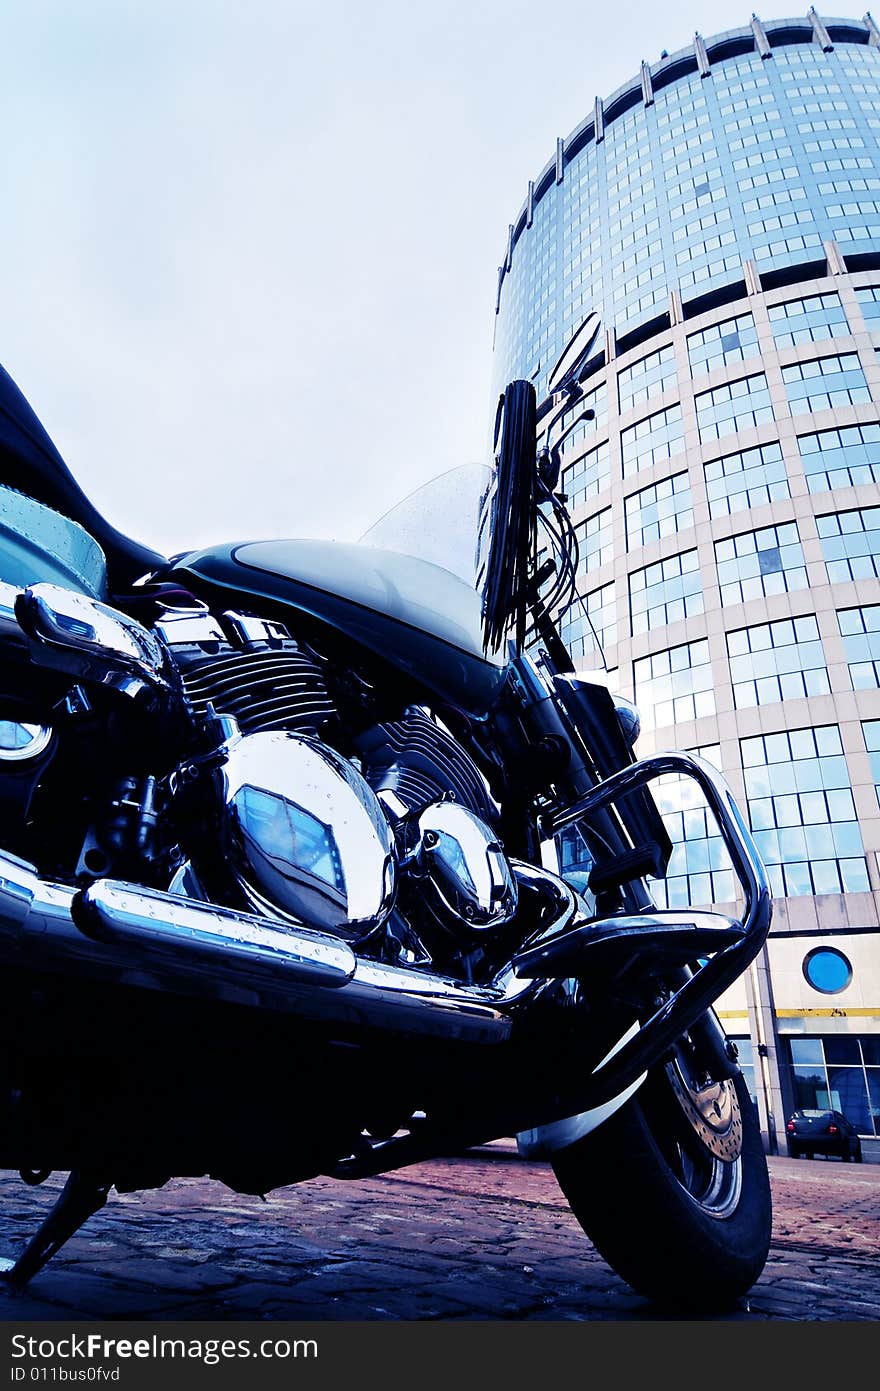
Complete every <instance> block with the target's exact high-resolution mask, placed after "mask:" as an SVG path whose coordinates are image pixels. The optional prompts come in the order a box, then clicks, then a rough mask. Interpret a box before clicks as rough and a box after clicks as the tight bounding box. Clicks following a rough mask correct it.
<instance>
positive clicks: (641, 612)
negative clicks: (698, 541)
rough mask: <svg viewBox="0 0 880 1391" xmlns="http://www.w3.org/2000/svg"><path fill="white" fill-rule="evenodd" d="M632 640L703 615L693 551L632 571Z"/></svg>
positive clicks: (630, 597)
mask: <svg viewBox="0 0 880 1391" xmlns="http://www.w3.org/2000/svg"><path fill="white" fill-rule="evenodd" d="M629 608H630V621H631V624H632V632H633V636H635V635H636V634H637V633H647V632H648V630H649V629H650V628H662V627H664V626H665V625H666V624H667V623H676V622H678V620H679V619H681V618H691V617H692V616H693V615H694V614H695V613H702V612H703V588H702V585H701V583H700V562H699V557H698V555H697V552H696V550H692V551H684V552H682V553H681V554H679V555H672V556H669V557H667V559H666V560H659V561H657V563H656V564H655V565H647V566H645V568H644V569H643V570H634V571H633V572H632V574H631V575H630V577H629Z"/></svg>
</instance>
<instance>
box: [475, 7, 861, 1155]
mask: <svg viewBox="0 0 880 1391" xmlns="http://www.w3.org/2000/svg"><path fill="white" fill-rule="evenodd" d="M824 22H825V24H826V27H827V28H828V31H829V33H830V35H831V47H830V48H829V49H827V50H826V49H823V45H822V43H821V42H820V41H819V39H818V38H817V32H816V31H815V30H814V28H813V26H812V24H811V22H810V20H809V19H808V18H806V17H803V16H802V17H801V18H799V19H798V18H795V19H789V20H773V21H765V22H764V25H763V28H764V31H765V32H766V34H767V35H768V36H769V49H768V50H767V52H766V54H765V55H762V52H761V51H759V48H758V46H757V43H756V37H755V33H756V30H755V29H754V28H752V27H746V28H742V29H737V30H733V31H730V32H728V33H727V34H724V35H721V36H719V37H718V38H717V39H710V40H707V41H706V54H707V55H708V69H707V70H703V71H701V68H700V62H701V61H702V60H701V55H700V54H699V53H697V51H696V50H695V49H694V48H686V49H682V50H681V51H680V52H678V53H674V54H672V55H671V56H670V57H669V58H668V59H664V60H662V61H661V62H659V63H657V64H654V65H651V67H650V68H649V73H650V77H651V82H652V83H653V87H651V84H650V83H648V84H647V85H646V87H645V89H644V90H643V86H642V80H641V78H640V77H637V78H636V79H635V80H634V81H632V82H630V83H627V84H625V85H624V87H623V88H621V89H620V90H619V91H618V92H617V93H615V94H613V96H611V97H609V98H608V99H607V100H605V101H604V102H600V103H599V109H600V111H601V113H602V114H603V118H604V119H603V121H602V122H600V126H599V129H598V130H597V129H596V127H595V121H594V117H593V115H592V112H591V114H590V115H588V116H587V118H586V119H585V121H584V122H583V123H582V124H581V126H579V127H578V128H577V129H576V130H575V131H574V132H572V134H571V135H570V136H568V137H567V138H566V140H565V141H563V142H562V146H561V154H560V156H559V159H558V161H557V160H556V159H553V160H551V161H550V163H549V164H548V165H547V167H546V168H545V170H544V171H541V172H540V173H539V174H538V175H537V176H536V178H535V181H534V184H533V186H532V190H531V194H530V197H529V200H528V202H527V203H526V204H524V206H523V208H522V209H521V211H520V213H519V214H518V215H517V218H516V220H515V222H514V226H513V228H512V232H511V235H510V237H509V239H508V244H507V250H506V254H505V257H504V264H503V266H502V267H501V271H500V275H499V288H498V301H497V317H496V337H495V360H496V373H497V377H496V385H497V388H498V390H501V389H503V387H504V385H505V384H506V382H507V381H509V380H512V379H513V378H515V377H526V378H528V379H531V380H533V381H534V383H535V386H536V390H537V391H538V393H539V395H542V394H543V392H544V387H545V385H546V373H547V371H548V369H549V368H550V366H552V364H553V363H554V362H555V361H556V359H557V357H558V355H559V352H560V351H561V349H562V347H563V345H564V343H565V342H566V341H567V339H568V338H569V336H570V335H571V334H572V332H573V331H574V330H575V329H576V328H577V327H578V326H579V324H580V323H581V322H582V321H583V319H584V318H585V316H586V315H587V313H588V312H590V311H596V312H597V313H598V315H599V316H600V319H601V321H602V330H603V333H602V336H601V337H600V338H599V339H598V340H597V345H596V356H595V358H594V359H593V361H592V363H591V364H590V366H589V369H588V372H587V375H586V379H585V382H584V387H585V391H586V395H587V397H588V398H589V400H590V401H591V402H592V403H594V406H595V409H596V412H597V418H596V420H595V421H592V422H589V423H584V425H582V426H578V427H577V429H576V430H575V431H574V432H573V435H572V437H570V438H569V439H568V440H567V441H566V443H565V445H564V452H563V488H564V490H565V493H566V495H567V497H568V501H569V505H570V507H571V508H572V510H573V514H574V515H573V520H574V522H575V525H576V526H577V527H578V528H579V529H580V534H581V535H582V537H583V544H584V554H585V559H584V561H583V563H582V566H581V574H580V591H581V595H582V596H583V598H582V600H581V601H580V604H579V605H578V606H575V607H574V608H572V610H571V611H570V613H569V614H568V615H566V616H565V617H564V618H563V619H562V622H561V627H562V631H563V635H564V636H565V638H566V640H567V641H568V642H569V643H570V644H571V647H572V651H573V653H574V656H575V659H576V661H577V663H578V665H579V666H581V667H586V668H590V667H594V668H596V669H598V670H602V669H603V668H604V669H605V673H606V677H611V679H613V683H614V685H615V688H616V689H619V690H620V691H621V693H622V694H623V695H625V696H628V697H630V698H634V699H635V700H636V701H637V703H638V704H639V705H640V707H641V712H642V721H643V732H642V735H641V738H640V741H639V743H638V745H637V748H636V755H637V756H639V755H649V754H650V753H651V752H653V751H654V749H655V748H657V747H660V746H664V747H669V746H670V745H672V746H678V747H688V746H695V745H697V744H698V743H699V744H702V745H703V746H704V747H709V748H711V749H712V750H713V756H712V760H711V761H714V762H719V760H720V759H721V757H722V755H723V760H724V764H723V766H724V772H725V774H726V776H727V777H728V778H729V779H730V781H731V784H732V786H733V788H734V792H735V795H736V796H737V797H738V799H739V800H740V804H741V805H742V806H743V808H744V809H745V808H746V807H747V808H748V818H749V820H750V822H751V825H752V827H753V830H754V833H755V835H756V836H757V837H758V838H759V840H760V847H761V849H762V852H763V854H764V856H765V859H766V861H767V863H768V866H769V872H770V875H771V878H772V883H773V889H774V893H775V896H776V898H777V906H776V910H775V914H774V922H773V926H772V928H771V933H772V934H773V935H774V936H782V935H783V934H785V933H787V932H797V933H803V934H804V936H805V938H806V937H807V936H808V935H809V936H810V938H811V940H810V942H809V949H810V950H813V949H817V948H819V947H823V948H825V947H827V948H828V950H831V949H832V948H833V947H835V943H837V946H840V942H839V941H838V938H839V937H845V934H846V933H847V932H848V931H849V927H848V926H847V924H850V926H851V928H852V931H853V932H856V931H858V932H859V933H861V934H863V937H862V938H860V939H859V940H860V941H863V943H864V941H867V942H869V943H870V950H871V951H873V953H874V955H873V958H872V959H873V962H874V963H875V966H874V969H875V970H876V963H877V962H878V960H880V858H878V857H880V791H877V793H876V799H875V792H874V791H873V790H872V788H871V787H870V786H869V787H868V789H867V792H868V797H867V803H868V806H869V807H870V808H871V811H872V814H871V815H868V816H866V796H865V787H864V783H865V779H866V777H867V776H868V773H867V772H866V766H867V765H866V762H865V760H866V758H867V760H868V762H869V765H870V770H871V772H870V777H871V779H872V783H873V788H874V789H880V709H878V707H877V704H876V702H877V691H878V689H880V685H878V667H880V654H878V642H880V635H878V623H877V617H878V613H880V142H878V133H880V45H878V44H877V43H876V42H875V41H874V39H873V38H872V33H873V31H871V30H870V29H869V26H868V25H867V24H866V23H864V22H863V21H862V20H860V19H850V20H845V21H844V20H835V19H827V20H825V21H824ZM756 25H757V26H758V27H757V32H760V25H759V22H758V21H756ZM646 81H647V80H646ZM494 399H496V400H497V395H495V396H494ZM579 408H580V403H577V405H575V406H573V407H572V412H571V418H572V419H573V418H574V414H575V412H576V410H577V409H579ZM598 564H601V565H602V566H603V569H602V571H601V573H600V574H597V572H596V566H597V565H598ZM599 579H601V581H602V583H601V585H600V584H598V583H597V580H599ZM743 605H747V606H748V607H747V608H746V609H743ZM585 609H586V611H587V613H588V615H589V621H588V619H587V616H586V613H585V611H584V610H585ZM669 624H675V625H676V626H675V630H674V632H669V631H668V627H669ZM593 630H595V636H594V632H593ZM612 666H613V676H612V673H611V672H610V670H609V669H610V668H611V667H612ZM603 679H604V678H603ZM798 702H801V703H800V704H798ZM697 721H699V722H700V723H699V725H698V726H697V725H696V722H697ZM706 741H709V742H708V743H707V742H706ZM657 796H658V800H659V801H660V802H661V805H662V810H663V814H664V817H665V819H666V820H667V824H668V825H669V827H670V834H671V835H672V839H673V841H674V844H675V849H674V852H673V860H672V862H671V864H670V871H669V875H668V877H667V879H666V880H665V881H664V882H662V883H659V884H656V885H652V886H651V887H652V892H653V893H654V894H655V897H656V898H657V901H658V903H662V904H664V905H665V904H668V905H670V906H672V907H683V906H685V905H686V904H688V903H693V904H702V905H706V904H709V903H712V902H715V903H729V902H730V900H731V897H732V892H733V884H732V881H731V880H730V879H729V877H725V876H729V866H725V865H723V864H722V862H721V859H720V858H719V856H720V855H721V853H722V851H723V845H722V843H721V841H720V838H719V837H718V836H717V835H714V834H713V831H712V828H711V825H710V824H709V822H708V820H707V814H706V811H705V808H703V807H701V806H699V805H698V803H699V798H698V797H696V800H695V796H696V794H695V793H694V789H693V787H692V786H690V784H687V783H682V782H676V780H664V782H663V783H662V784H657ZM875 801H876V806H877V812H876V813H874V812H873V807H874V805H875ZM857 807H858V810H859V812H860V813H861V824H860V822H859V817H858V816H857V814H856V809H857ZM673 832H674V834H673ZM578 845H579V841H578V836H577V833H576V831H574V830H572V831H571V832H570V833H569V834H568V835H567V837H566V843H565V847H564V856H565V857H566V858H565V859H564V863H565V864H566V865H567V866H569V867H572V866H574V865H576V864H577V863H578V858H577V857H578V855H579V854H582V853H583V846H582V843H580V849H579V848H578ZM826 933H827V934H828V940H827V942H826V941H825V934H826ZM864 934H867V938H865V937H864ZM841 949H842V950H843V951H844V952H845V953H846V954H847V955H848V957H849V959H850V960H851V962H852V980H851V982H850V983H849V984H848V985H847V986H846V987H845V988H844V989H842V990H841V991H840V992H839V994H836V995H833V996H829V1000H830V1001H831V1002H832V1003H833V1005H834V1008H835V1011H838V1012H839V1010H842V1011H843V1013H844V1016H845V1015H846V1011H847V1010H848V1009H850V1008H851V1007H853V1005H854V1002H855V1003H858V1002H864V1003H863V1005H862V1007H864V1005H866V1004H870V1005H871V1006H872V1007H875V1006H876V1010H875V1013H876V1018H877V1019H878V1020H880V999H876V998H875V996H876V986H875V985H872V984H871V983H870V981H866V977H865V966H864V961H865V956H864V953H863V952H862V951H861V949H859V950H854V949H851V948H850V946H849V945H844V946H843V947H842V948H841ZM807 950H808V947H807V946H805V948H804V956H806V953H807ZM771 959H772V952H771ZM829 959H830V958H829ZM819 961H820V957H818V956H817V957H815V958H813V962H814V968H813V969H818V967H816V966H815V963H816V962H819ZM795 974H796V975H797V978H798V984H797V989H803V990H805V991H806V990H810V989H812V986H810V985H809V984H808V980H807V977H806V976H805V975H804V974H803V973H802V972H800V973H795ZM872 979H873V980H875V981H876V979H877V977H876V975H875V976H874V977H873V978H872ZM762 988H763V987H762V986H761V985H760V981H759V982H758V984H756V985H755V990H758V991H760V989H762ZM791 991H794V992H795V993H794V994H793V995H792V994H790V993H789V992H791ZM872 991H873V994H872V993H871V992H872ZM775 994H776V1006H780V1007H781V1008H783V1010H784V1011H785V1012H786V1013H785V1017H786V1018H795V1022H794V1023H793V1024H791V1025H790V1026H789V1025H787V1024H785V1023H784V1022H783V1023H782V1024H781V1025H780V1026H779V1027H780V1028H781V1030H782V1033H783V1034H784V1033H785V1032H786V1029H788V1028H789V1027H790V1028H791V1030H800V1032H801V1033H804V1032H805V1030H804V1027H803V1021H802V1020H799V1019H797V1018H796V1015H797V1011H798V1010H799V1009H801V1008H802V1007H804V1001H803V999H802V998H801V997H800V996H798V995H797V993H796V990H795V986H794V985H792V983H791V979H790V977H788V976H783V977H782V978H781V979H780V980H779V981H777V982H775ZM815 1003H816V1000H815V997H813V999H812V1004H813V1005H815ZM748 1010H749V1012H750V1013H749V1017H750V1019H751V1020H752V1021H753V1022H754V1019H755V1017H756V1016H754V1002H753V1001H751V999H750V1001H749V1003H748ZM771 1012H772V1006H771ZM823 1019H824V1016H823ZM812 1022H814V1023H815V1028H810V1029H809V1030H807V1031H806V1032H809V1033H811V1034H816V1035H826V1034H827V1037H825V1038H824V1042H823V1043H822V1046H823V1047H824V1045H825V1044H827V1043H828V1041H829V1039H830V1038H831V1036H832V1035H833V1034H834V1031H835V1029H838V1030H839V1028H842V1027H843V1026H842V1025H840V1024H839V1018H838V1014H837V1013H836V1014H835V1016H834V1018H831V1017H830V1016H829V1017H828V1019H827V1020H825V1021H824V1022H822V1021H821V1020H818V1019H817V1020H815V1021H812ZM845 1023H846V1027H848V1028H849V1029H850V1032H851V1033H852V1030H853V1028H854V1027H855V1025H854V1024H853V1021H852V1020H851V1019H846V1020H845ZM866 1027H867V1026H866ZM870 1029H872V1030H873V1029H876V1030H877V1036H878V1037H880V1025H878V1024H876V1023H872V1024H871V1025H870ZM756 1037H757V1036H756V1035H755V1034H754V1033H753V1034H752V1036H751V1042H753V1043H754V1042H755V1040H756ZM865 1037H868V1035H865ZM769 1042H770V1044H771V1050H770V1055H771V1056H770V1061H769V1062H768V1063H767V1064H766V1065H765V1064H764V1063H763V1062H762V1064H761V1066H760V1067H758V1068H757V1070H756V1071H755V1072H754V1073H753V1074H752V1081H753V1084H754V1086H755V1088H756V1090H757V1091H758V1092H759V1093H760V1092H761V1089H762V1088H763V1086H764V1084H765V1081H767V1080H768V1079H769V1082H770V1085H773V1086H775V1085H776V1082H774V1081H773V1075H772V1074H773V1067H774V1066H775V1064H774V1063H773V1062H772V1057H773V1047H774V1039H771V1040H769ZM859 1046H860V1047H861V1043H860V1045H859ZM775 1048H776V1054H777V1055H778V1058H779V1059H780V1069H781V1071H780V1072H779V1074H778V1084H779V1086H780V1087H781V1089H782V1100H780V1099H779V1097H776V1098H775V1099H772V1100H771V1099H767V1105H766V1107H765V1119H766V1114H767V1113H768V1112H769V1111H772V1112H773V1113H774V1115H775V1116H776V1118H777V1120H776V1123H777V1124H779V1123H782V1124H784V1109H785V1107H791V1105H792V1088H793V1086H794V1080H793V1076H792V1073H791V1068H790V1066H789V1063H788V1060H787V1054H786V1052H785V1046H784V1040H782V1041H780V1039H779V1038H775ZM749 1056H750V1057H751V1058H752V1060H753V1061H754V1060H755V1059H756V1054H754V1052H753V1051H750V1053H749ZM823 1058H824V1059H825V1061H824V1062H823V1067H824V1068H825V1072H824V1079H825V1080H824V1083H823V1088H824V1090H825V1091H826V1092H828V1093H829V1094H830V1093H831V1092H833V1091H834V1090H835V1089H836V1090H837V1091H838V1092H840V1091H841V1088H840V1086H839V1085H838V1082H837V1080H835V1079H836V1074H835V1079H832V1078H831V1075H830V1074H831V1069H833V1068H835V1069H836V1068H843V1067H853V1068H855V1067H856V1066H857V1065H856V1063H855V1062H852V1063H844V1062H843V1061H841V1060H840V1059H838V1058H836V1057H831V1056H828V1057H827V1058H826V1057H825V1055H824V1054H823ZM861 1066H862V1069H863V1082H864V1087H865V1088H866V1089H867V1091H866V1094H867V1095H868V1096H870V1095H871V1092H870V1086H869V1082H870V1079H869V1078H868V1076H867V1068H868V1067H869V1066H880V1063H876V1064H875V1063H871V1064H868V1063H866V1062H865V1059H864V1057H862V1064H861ZM768 1068H769V1069H770V1071H769V1072H768ZM844 1080H846V1079H844ZM853 1085H854V1084H853ZM860 1114H861V1116H862V1119H863V1120H864V1119H865V1112H864V1109H862V1111H861V1113H860ZM868 1119H869V1120H870V1124H869V1125H868V1129H867V1130H866V1131H865V1132H864V1133H866V1134H873V1133H874V1132H873V1129H872V1127H873V1126H874V1121H873V1119H870V1117H869V1118H868ZM866 1124H867V1122H866ZM781 1142H782V1143H783V1144H784V1133H783V1134H782V1141H781Z"/></svg>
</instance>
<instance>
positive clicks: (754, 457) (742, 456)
mask: <svg viewBox="0 0 880 1391" xmlns="http://www.w3.org/2000/svg"><path fill="white" fill-rule="evenodd" d="M703 474H704V477H705V479H706V494H707V496H708V499H709V515H710V516H711V517H726V516H729V515H730V514H731V513H733V512H744V511H747V510H751V508H753V507H762V506H764V505H765V504H766V503H768V502H780V501H781V500H782V499H783V498H787V497H791V491H790V489H789V486H788V475H787V474H786V471H785V462H784V460H783V458H782V450H781V448H780V447H779V445H778V444H776V443H775V442H774V443H773V444H761V445H758V446H757V448H755V449H745V450H742V451H740V453H738V454H726V455H725V456H724V458H723V459H713V460H712V462H711V463H708V464H706V465H705V467H704V469H703Z"/></svg>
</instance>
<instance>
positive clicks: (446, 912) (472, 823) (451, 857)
mask: <svg viewBox="0 0 880 1391" xmlns="http://www.w3.org/2000/svg"><path fill="white" fill-rule="evenodd" d="M418 827H419V842H418V848H417V851H416V859H417V863H418V866H419V870H420V872H421V873H422V874H423V875H424V876H425V878H426V879H427V881H428V883H429V884H430V886H431V890H432V894H431V900H432V901H431V906H432V908H433V910H434V913H435V915H436V916H437V917H438V918H439V919H440V921H441V922H443V923H445V925H446V926H447V927H451V928H456V927H458V928H460V927H461V926H462V924H464V925H465V926H466V927H470V928H473V929H476V930H478V931H486V930H487V929H489V928H493V927H500V926H502V925H503V924H504V923H507V922H510V919H511V918H512V917H513V916H514V914H515V913H516V908H517V901H518V892H517V885H516V879H515V878H514V876H513V871H512V869H511V867H510V864H509V862H508V860H507V857H506V855H505V854H504V850H503V848H502V845H501V842H500V841H499V840H498V838H497V836H495V835H494V834H493V832H492V831H491V830H490V829H489V827H488V826H487V825H486V824H485V822H483V821H481V820H480V819H479V817H477V816H475V815H474V813H473V812H472V811H468V809H467V808H466V807H462V806H459V805H458V803H456V802H433V803H432V804H431V806H429V807H426V808H425V810H424V811H423V812H422V813H421V815H420V817H419V822H418Z"/></svg>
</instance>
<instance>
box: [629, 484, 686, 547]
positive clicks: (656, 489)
mask: <svg viewBox="0 0 880 1391" xmlns="http://www.w3.org/2000/svg"><path fill="white" fill-rule="evenodd" d="M623 508H624V516H625V518H626V543H627V545H628V546H647V545H648V544H649V543H650V542H651V541H659V540H660V538H661V537H662V536H674V535H675V533H676V532H677V531H686V530H687V528H688V527H690V526H693V524H694V509H693V503H692V498H691V485H690V479H689V478H688V475H687V473H676V474H673V476H672V477H671V478H664V479H663V481H662V482H661V483H653V484H652V485H651V487H650V488H641V489H639V491H638V492H637V493H630V495H629V497H628V498H626V499H625V500H624V505H623Z"/></svg>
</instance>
